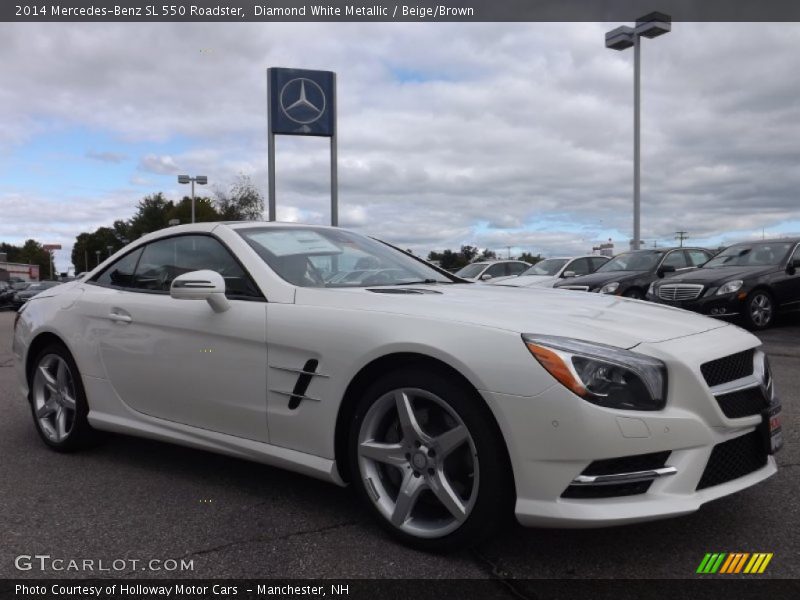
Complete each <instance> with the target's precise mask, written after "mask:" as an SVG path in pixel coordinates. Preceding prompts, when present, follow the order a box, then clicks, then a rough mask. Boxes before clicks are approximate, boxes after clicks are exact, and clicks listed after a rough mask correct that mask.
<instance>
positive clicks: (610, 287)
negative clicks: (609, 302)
mask: <svg viewBox="0 0 800 600" xmlns="http://www.w3.org/2000/svg"><path fill="white" fill-rule="evenodd" d="M617 288H619V282H617V281H615V282H613V283H607V284H605V285H604V286H603V287H601V288H600V293H601V294H613V293H614V292H616V291H617Z"/></svg>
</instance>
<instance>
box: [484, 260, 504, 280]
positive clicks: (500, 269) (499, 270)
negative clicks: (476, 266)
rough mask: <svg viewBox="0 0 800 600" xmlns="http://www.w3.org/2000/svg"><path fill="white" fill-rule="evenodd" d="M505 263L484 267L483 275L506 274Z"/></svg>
mask: <svg viewBox="0 0 800 600" xmlns="http://www.w3.org/2000/svg"><path fill="white" fill-rule="evenodd" d="M506 274H507V273H506V265H505V263H497V264H494V265H492V266H491V267H489V268H488V269H486V272H485V273H484V275H491V276H492V277H503V276H504V275H506Z"/></svg>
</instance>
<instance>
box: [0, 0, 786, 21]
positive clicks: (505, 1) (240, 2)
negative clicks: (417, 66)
mask: <svg viewBox="0 0 800 600" xmlns="http://www.w3.org/2000/svg"><path fill="white" fill-rule="evenodd" d="M653 10H658V11H660V12H663V13H667V14H668V15H671V16H672V19H673V21H754V22H756V21H758V22H767V21H800V2H797V1H796V0H653V1H652V2H650V1H648V2H643V1H642V0H571V1H570V0H416V1H414V0H409V1H407V2H406V3H403V2H397V1H386V0H320V1H318V2H317V1H313V0H216V1H213V0H212V1H207V0H192V1H188V2H187V1H183V0H155V1H152V0H27V1H25V0H3V2H1V3H0V21H11V22H14V21H18V22H23V21H24V22H57V21H64V22H75V21H84V22H92V21H97V22H108V21H122V22H124V21H130V22H158V21H229V22H247V21H256V22H258V21H260V22H271V21H276V22H277V21H284V22H285V21H296V22H303V21H308V22H359V21H363V22H376V21H386V22H436V21H443V22H445V21H449V22H470V21H475V22H479V21H606V22H617V21H623V22H626V21H629V22H633V21H635V20H636V19H638V18H639V17H641V16H643V15H644V14H645V13H648V12H650V11H653Z"/></svg>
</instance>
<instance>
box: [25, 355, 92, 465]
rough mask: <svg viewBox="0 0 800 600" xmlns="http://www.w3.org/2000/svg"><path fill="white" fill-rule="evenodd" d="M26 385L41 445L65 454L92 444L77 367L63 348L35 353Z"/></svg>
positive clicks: (90, 428)
mask: <svg viewBox="0 0 800 600" xmlns="http://www.w3.org/2000/svg"><path fill="white" fill-rule="evenodd" d="M29 385H30V404H31V412H32V414H33V422H34V424H35V425H36V430H37V431H38V432H39V435H40V436H41V438H42V440H43V441H44V443H45V444H47V445H48V446H49V447H50V448H53V449H54V450H58V451H61V452H69V451H72V450H77V449H78V448H81V447H83V446H85V445H87V444H88V443H90V442H92V441H94V439H95V438H96V432H95V430H94V429H92V427H91V426H90V425H89V421H88V420H87V415H88V413H89V407H88V404H87V403H86V393H85V391H84V389H83V383H82V382H81V378H80V374H79V372H78V367H77V366H76V365H75V361H74V360H73V359H72V356H71V355H70V353H69V351H68V350H67V349H66V348H65V347H64V346H62V345H61V344H51V345H50V346H48V347H46V348H45V349H44V350H42V351H41V352H40V353H39V355H38V356H37V358H36V362H35V367H34V369H33V371H32V373H31V377H30V381H29Z"/></svg>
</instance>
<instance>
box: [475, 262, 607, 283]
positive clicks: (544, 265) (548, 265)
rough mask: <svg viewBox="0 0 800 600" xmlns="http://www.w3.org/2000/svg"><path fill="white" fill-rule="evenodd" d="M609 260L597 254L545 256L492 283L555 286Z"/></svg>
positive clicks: (593, 269) (589, 271)
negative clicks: (521, 269)
mask: <svg viewBox="0 0 800 600" xmlns="http://www.w3.org/2000/svg"><path fill="white" fill-rule="evenodd" d="M608 261H609V258H608V257H606V256H597V255H586V256H566V257H564V256H561V257H553V258H545V259H544V260H540V261H539V262H538V263H536V264H535V265H532V266H531V267H530V268H528V269H526V270H525V271H523V272H522V273H520V274H519V275H518V276H516V277H503V278H502V279H493V280H492V281H491V282H490V283H491V284H492V285H509V286H512V287H553V286H554V285H555V284H556V283H557V282H559V281H561V280H562V279H568V278H570V277H578V276H580V275H588V274H590V273H594V272H595V271H596V270H597V269H599V268H600V267H601V266H602V265H604V264H605V263H607V262H608Z"/></svg>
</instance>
